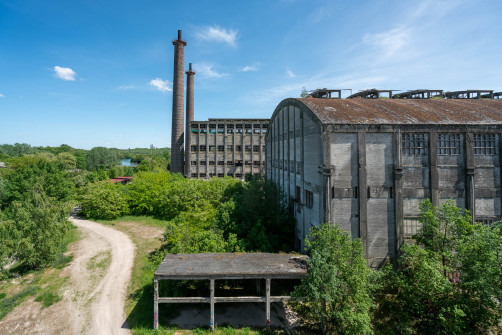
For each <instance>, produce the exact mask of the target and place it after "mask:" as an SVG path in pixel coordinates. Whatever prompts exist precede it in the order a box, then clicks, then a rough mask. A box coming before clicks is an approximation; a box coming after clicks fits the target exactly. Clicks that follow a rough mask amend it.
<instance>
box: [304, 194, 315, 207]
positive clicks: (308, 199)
mask: <svg viewBox="0 0 502 335" xmlns="http://www.w3.org/2000/svg"><path fill="white" fill-rule="evenodd" d="M305 205H306V206H307V208H312V207H314V193H312V192H310V191H309V190H305Z"/></svg>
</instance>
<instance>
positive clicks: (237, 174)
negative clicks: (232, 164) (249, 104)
mask: <svg viewBox="0 0 502 335" xmlns="http://www.w3.org/2000/svg"><path fill="white" fill-rule="evenodd" d="M253 175H255V176H257V175H259V173H255V174H253ZM190 176H191V177H192V178H206V177H207V176H208V174H206V173H199V174H197V173H192V174H190ZM225 176H230V177H234V178H242V176H243V175H242V173H235V174H225V173H209V178H212V177H225Z"/></svg>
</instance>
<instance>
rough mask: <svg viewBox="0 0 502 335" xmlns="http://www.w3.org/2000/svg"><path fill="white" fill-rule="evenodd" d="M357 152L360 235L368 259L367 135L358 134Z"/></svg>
mask: <svg viewBox="0 0 502 335" xmlns="http://www.w3.org/2000/svg"><path fill="white" fill-rule="evenodd" d="M357 152H358V156H359V157H358V163H359V170H358V172H359V189H360V192H359V234H360V235H361V236H360V237H361V242H362V243H363V246H364V254H365V257H366V258H368V245H367V241H368V208H367V202H368V184H367V182H366V133H365V132H358V133H357Z"/></svg>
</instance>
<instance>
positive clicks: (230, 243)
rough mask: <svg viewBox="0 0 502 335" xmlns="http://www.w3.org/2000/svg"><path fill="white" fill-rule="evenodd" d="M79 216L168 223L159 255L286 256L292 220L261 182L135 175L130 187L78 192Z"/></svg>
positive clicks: (90, 188)
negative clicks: (139, 217)
mask: <svg viewBox="0 0 502 335" xmlns="http://www.w3.org/2000/svg"><path fill="white" fill-rule="evenodd" d="M78 202H79V204H80V206H81V209H82V211H81V213H82V215H84V216H86V217H88V218H94V219H113V218H117V217H119V216H122V215H125V214H129V213H131V214H135V215H151V216H155V217H157V218H160V219H164V220H168V223H167V228H166V233H165V241H166V244H165V246H164V248H163V252H164V253H167V252H171V253H196V252H235V251H267V252H277V251H279V250H283V251H289V250H291V249H292V241H293V240H294V239H293V219H292V218H291V217H289V216H288V215H287V208H286V207H285V205H284V203H283V202H282V201H281V194H280V192H279V191H278V189H277V187H276V186H275V185H274V184H272V183H270V182H267V181H265V179H264V178H262V177H257V176H254V177H251V176H250V177H249V178H248V180H247V181H246V182H245V183H243V182H241V181H239V180H235V179H232V178H229V177H227V178H212V179H210V180H208V181H204V180H198V179H185V178H183V177H182V176H180V175H171V174H170V173H169V172H161V171H156V172H139V173H138V174H136V175H135V177H134V180H133V182H132V183H130V184H128V185H116V184H112V183H92V184H89V185H87V186H86V187H84V188H82V189H81V191H80V192H79V196H78Z"/></svg>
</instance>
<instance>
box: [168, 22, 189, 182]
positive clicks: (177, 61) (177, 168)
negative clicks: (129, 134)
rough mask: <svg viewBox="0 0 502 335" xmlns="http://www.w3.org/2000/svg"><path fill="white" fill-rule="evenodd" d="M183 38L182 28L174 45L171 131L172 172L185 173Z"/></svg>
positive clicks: (184, 43)
mask: <svg viewBox="0 0 502 335" xmlns="http://www.w3.org/2000/svg"><path fill="white" fill-rule="evenodd" d="M186 44H187V43H186V42H185V41H183V40H182V39H181V30H178V39H177V40H174V41H173V45H174V75H173V123H172V125H173V128H172V133H171V172H172V173H183V170H184V164H183V140H184V139H183V127H184V120H183V109H184V108H183V107H184V106H183V105H184V101H183V91H184V88H185V87H184V76H183V70H184V67H185V66H184V61H185V50H184V49H185V45H186Z"/></svg>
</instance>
